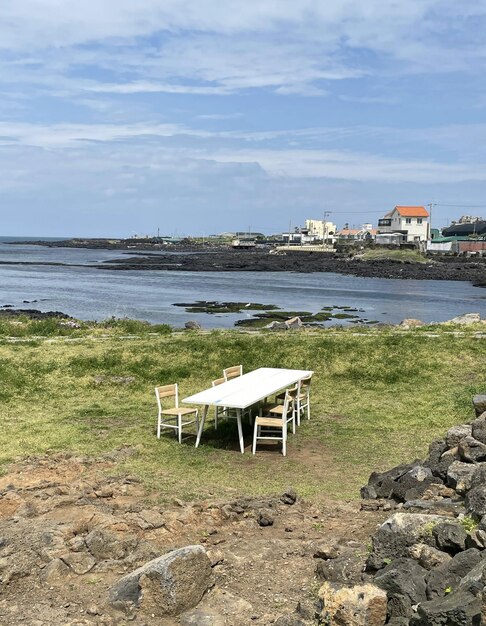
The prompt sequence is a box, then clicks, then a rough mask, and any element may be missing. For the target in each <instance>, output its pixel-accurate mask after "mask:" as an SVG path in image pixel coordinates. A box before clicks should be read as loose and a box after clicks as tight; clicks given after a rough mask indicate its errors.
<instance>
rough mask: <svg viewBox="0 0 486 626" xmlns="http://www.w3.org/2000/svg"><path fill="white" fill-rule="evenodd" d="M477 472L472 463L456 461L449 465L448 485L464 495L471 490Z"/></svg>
mask: <svg viewBox="0 0 486 626" xmlns="http://www.w3.org/2000/svg"><path fill="white" fill-rule="evenodd" d="M475 471H476V465H473V464H472V463H463V462H462V461H454V462H453V463H451V464H450V465H449V468H448V470H447V484H448V485H449V487H452V488H453V489H455V490H456V491H457V493H459V494H461V495H464V494H465V493H466V492H467V491H469V489H471V483H472V477H473V474H474V472H475Z"/></svg>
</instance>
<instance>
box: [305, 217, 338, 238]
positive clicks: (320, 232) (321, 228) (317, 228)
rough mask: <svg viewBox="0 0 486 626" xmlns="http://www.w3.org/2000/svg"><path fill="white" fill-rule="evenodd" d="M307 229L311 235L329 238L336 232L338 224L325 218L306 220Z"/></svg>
mask: <svg viewBox="0 0 486 626" xmlns="http://www.w3.org/2000/svg"><path fill="white" fill-rule="evenodd" d="M305 230H306V231H307V234H308V235H309V236H310V237H315V238H316V239H321V240H322V239H328V238H329V237H331V236H332V235H334V233H335V232H336V224H333V223H332V222H326V221H325V220H305Z"/></svg>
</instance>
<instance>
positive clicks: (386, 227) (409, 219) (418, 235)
mask: <svg viewBox="0 0 486 626" xmlns="http://www.w3.org/2000/svg"><path fill="white" fill-rule="evenodd" d="M428 217H429V213H428V211H427V210H426V209H425V207H423V206H396V207H395V208H394V209H393V211H390V212H389V213H387V214H386V215H385V216H384V217H382V218H381V219H380V220H378V233H401V234H402V235H403V240H404V241H405V242H407V243H411V242H412V243H413V242H419V241H427V239H428V238H429V222H428V221H427V220H428Z"/></svg>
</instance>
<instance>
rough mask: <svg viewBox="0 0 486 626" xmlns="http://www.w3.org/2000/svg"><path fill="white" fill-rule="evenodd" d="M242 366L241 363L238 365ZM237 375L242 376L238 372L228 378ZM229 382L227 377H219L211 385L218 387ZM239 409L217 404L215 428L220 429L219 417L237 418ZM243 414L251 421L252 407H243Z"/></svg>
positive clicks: (215, 408)
mask: <svg viewBox="0 0 486 626" xmlns="http://www.w3.org/2000/svg"><path fill="white" fill-rule="evenodd" d="M237 367H240V368H241V365H239V366H237ZM228 369H236V368H228ZM237 376H241V374H237V375H233V376H231V375H230V378H229V379H228V380H230V379H231V378H236V377H237ZM225 382H227V379H226V378H217V379H216V380H213V381H212V382H211V385H212V386H213V387H217V386H218V385H222V384H223V383H225ZM237 411H238V409H233V408H230V407H228V406H215V407H214V428H215V430H218V419H219V418H232V419H236V418H237ZM241 416H242V417H248V418H249V419H250V421H251V417H252V415H251V407H248V408H246V409H243V410H242V411H241Z"/></svg>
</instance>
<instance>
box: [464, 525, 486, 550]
mask: <svg viewBox="0 0 486 626" xmlns="http://www.w3.org/2000/svg"><path fill="white" fill-rule="evenodd" d="M466 548H477V549H478V550H484V549H485V548H486V531H484V530H481V529H480V528H474V529H473V530H471V532H470V533H469V535H468V536H467V537H466Z"/></svg>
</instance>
